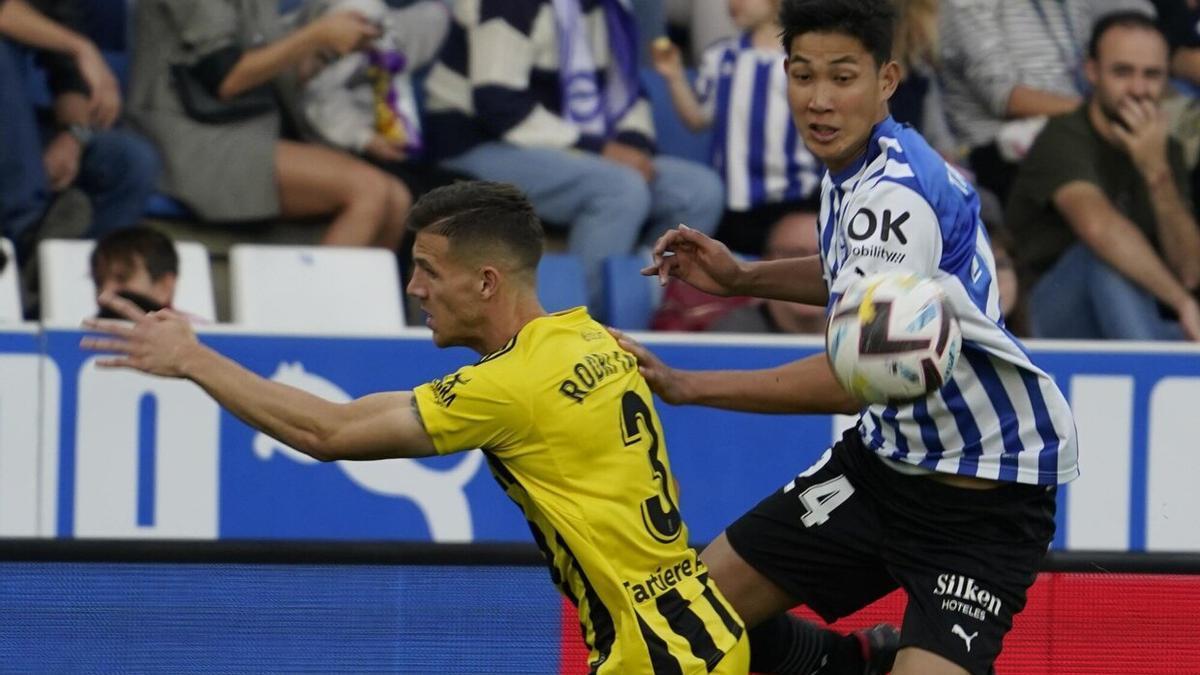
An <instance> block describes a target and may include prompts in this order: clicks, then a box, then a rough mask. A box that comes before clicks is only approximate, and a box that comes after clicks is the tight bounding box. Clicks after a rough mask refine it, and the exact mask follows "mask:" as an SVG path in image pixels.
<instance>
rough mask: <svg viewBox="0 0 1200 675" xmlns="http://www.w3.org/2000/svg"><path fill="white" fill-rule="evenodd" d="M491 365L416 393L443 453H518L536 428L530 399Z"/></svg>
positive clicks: (449, 377)
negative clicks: (521, 442)
mask: <svg viewBox="0 0 1200 675" xmlns="http://www.w3.org/2000/svg"><path fill="white" fill-rule="evenodd" d="M499 375H500V374H499V373H498V372H497V371H496V369H494V368H489V367H488V364H486V363H484V364H480V365H476V366H466V367H464V368H460V369H459V370H458V371H457V372H454V373H451V374H449V375H446V376H445V377H442V378H438V379H436V380H433V381H432V382H428V383H426V384H423V385H421V386H419V387H417V388H416V389H414V390H413V395H414V396H415V397H416V399H417V409H418V411H419V412H420V415H421V421H422V422H423V423H424V425H425V430H426V431H427V432H428V433H429V437H430V438H432V439H433V446H434V448H436V449H437V452H438V454H440V455H445V454H448V453H452V452H459V451H462V450H473V449H475V448H484V449H486V450H490V451H492V452H496V453H498V454H502V453H503V452H504V451H505V450H508V449H511V448H515V447H516V446H517V445H518V441H519V439H521V438H523V437H524V436H525V435H526V434H527V432H528V429H529V425H530V408H529V403H528V398H527V397H526V396H524V395H523V394H522V393H521V392H520V391H518V390H516V389H515V388H514V386H513V385H514V384H515V383H514V382H512V381H511V380H512V379H514V378H502V377H500V376H499Z"/></svg>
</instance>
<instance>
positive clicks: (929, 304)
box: [825, 272, 962, 403]
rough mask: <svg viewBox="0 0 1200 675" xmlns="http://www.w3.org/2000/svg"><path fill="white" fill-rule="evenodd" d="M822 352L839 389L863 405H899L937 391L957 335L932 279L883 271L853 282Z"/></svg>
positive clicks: (956, 348)
mask: <svg viewBox="0 0 1200 675" xmlns="http://www.w3.org/2000/svg"><path fill="white" fill-rule="evenodd" d="M825 348H826V353H827V354H828V356H829V363H830V364H831V365H832V366H833V372H834V375H836V376H837V379H838V381H839V382H841V383H842V386H843V387H845V388H846V390H847V391H849V392H850V393H851V394H853V395H854V396H855V397H857V398H858V399H859V400H862V401H866V402H867V403H900V402H904V401H911V400H914V399H918V398H921V397H923V396H925V395H926V394H929V393H930V392H933V391H936V390H937V389H940V388H941V386H942V385H943V384H944V383H945V382H946V381H947V380H949V379H950V375H951V373H952V372H953V371H954V364H955V363H956V362H957V361H958V357H959V352H960V351H961V350H962V331H961V329H960V328H959V325H958V319H957V318H956V317H955V316H954V314H953V313H952V312H951V311H950V307H949V304H948V303H947V301H946V296H945V293H944V292H943V291H942V289H941V288H940V287H939V286H938V285H937V283H935V282H934V281H933V280H931V279H922V278H920V277H917V276H916V275H913V274H911V273H908V272H884V273H881V274H876V275H872V276H868V277H863V278H862V279H859V280H857V281H855V282H854V284H853V285H852V286H851V287H850V288H849V289H847V291H846V293H845V294H844V295H843V296H842V297H841V298H839V299H838V301H837V304H836V305H834V307H833V311H832V312H831V313H830V315H829V324H828V326H827V328H826V331H825Z"/></svg>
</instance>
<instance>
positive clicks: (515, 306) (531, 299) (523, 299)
mask: <svg viewBox="0 0 1200 675" xmlns="http://www.w3.org/2000/svg"><path fill="white" fill-rule="evenodd" d="M543 316H546V310H544V309H542V305H541V303H540V302H538V298H537V294H536V293H520V294H517V295H514V296H509V297H503V298H496V306H495V308H494V310H493V311H492V313H491V317H490V320H488V321H487V325H485V326H484V327H483V331H482V334H481V335H480V340H479V344H478V345H475V346H473V347H472V348H473V349H474V350H475V351H477V352H479V353H480V354H482V355H484V356H486V355H488V354H492V353H494V352H496V351H497V350H499V349H500V348H501V347H503V346H504V345H506V344H508V341H509V340H511V339H513V337H514V336H516V334H517V333H519V332H521V329H522V328H524V327H525V326H526V325H527V324H528V323H529V322H530V321H533V320H534V319H536V318H538V317H543Z"/></svg>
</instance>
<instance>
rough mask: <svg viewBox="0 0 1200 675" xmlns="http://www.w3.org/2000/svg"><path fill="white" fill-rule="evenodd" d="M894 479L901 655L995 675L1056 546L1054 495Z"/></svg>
mask: <svg viewBox="0 0 1200 675" xmlns="http://www.w3.org/2000/svg"><path fill="white" fill-rule="evenodd" d="M897 480H898V482H901V483H905V484H908V487H906V488H904V489H898V490H897V491H896V492H895V493H894V494H893V495H892V501H891V504H892V509H891V511H890V512H889V515H888V520H887V523H888V531H889V532H891V533H892V536H891V538H890V539H889V540H888V542H887V544H886V545H885V558H886V559H887V564H888V570H889V571H890V572H891V574H892V576H893V577H895V579H896V580H897V581H898V582H899V583H900V585H901V586H903V588H904V591H905V593H906V594H907V595H908V605H907V607H906V608H905V612H904V625H903V627H902V629H901V635H900V646H901V647H902V648H903V647H915V648H919V649H922V650H925V651H928V652H931V653H934V654H937V655H939V656H941V657H943V658H945V659H947V660H949V661H951V662H953V663H956V664H958V665H959V666H960V667H962V668H964V669H966V671H967V672H969V673H975V674H980V675H984V674H986V673H990V672H992V667H993V664H994V663H995V661H996V659H997V658H998V657H999V655H1000V649H1001V645H1002V644H1003V641H1004V637H1005V636H1006V635H1007V634H1008V632H1009V631H1010V630H1012V626H1013V621H1014V618H1015V617H1016V615H1017V614H1019V613H1020V612H1021V611H1022V610H1023V609H1024V608H1025V602H1026V597H1027V593H1028V590H1029V587H1030V586H1031V585H1032V584H1033V582H1034V581H1035V580H1036V578H1037V574H1038V570H1039V568H1040V567H1041V562H1042V559H1043V558H1044V557H1045V554H1046V549H1047V547H1048V546H1049V543H1050V540H1051V539H1052V538H1053V535H1054V498H1055V493H1054V490H1053V489H1047V488H1045V487H1044V486H1043V487H1039V486H1033V485H1015V484H1014V485H1008V486H1005V487H1001V488H995V489H993V490H987V491H977V490H963V489H959V488H951V487H949V486H945V485H941V484H924V485H916V484H913V481H911V479H907V478H900V479H897ZM918 494H919V495H920V496H919V501H918V499H917V495H918Z"/></svg>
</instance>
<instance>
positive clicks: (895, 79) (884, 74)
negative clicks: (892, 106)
mask: <svg viewBox="0 0 1200 675" xmlns="http://www.w3.org/2000/svg"><path fill="white" fill-rule="evenodd" d="M898 86H900V64H899V63H896V62H895V61H888V62H887V63H885V64H883V67H882V68H880V69H879V94H880V98H882V99H883V100H885V101H886V100H888V99H890V98H891V97H892V94H894V93H896V87H898Z"/></svg>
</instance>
